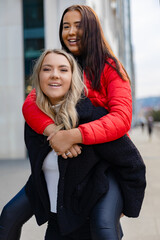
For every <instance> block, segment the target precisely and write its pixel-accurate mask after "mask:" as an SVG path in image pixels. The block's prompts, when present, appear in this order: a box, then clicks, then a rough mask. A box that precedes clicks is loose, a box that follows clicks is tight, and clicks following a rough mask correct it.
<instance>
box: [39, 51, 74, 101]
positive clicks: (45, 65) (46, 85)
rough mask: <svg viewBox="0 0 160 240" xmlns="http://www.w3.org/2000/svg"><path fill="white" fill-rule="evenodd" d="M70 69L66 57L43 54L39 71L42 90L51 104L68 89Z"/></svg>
mask: <svg viewBox="0 0 160 240" xmlns="http://www.w3.org/2000/svg"><path fill="white" fill-rule="evenodd" d="M71 79H72V71H71V66H70V63H69V61H68V59H67V58H66V57H65V56H63V55H61V54H56V53H49V54H47V55H46V56H45V58H44V60H43V62H42V66H41V70H40V73H39V81H40V87H41V90H42V92H43V93H44V94H45V95H46V96H47V97H48V98H49V100H50V101H51V103H52V104H53V105H55V104H58V102H59V101H60V100H62V99H63V97H64V96H65V94H66V93H67V92H68V91H69V89H70V86H71Z"/></svg>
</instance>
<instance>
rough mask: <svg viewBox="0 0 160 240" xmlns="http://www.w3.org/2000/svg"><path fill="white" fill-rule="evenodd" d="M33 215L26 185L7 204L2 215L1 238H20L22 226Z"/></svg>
mask: <svg viewBox="0 0 160 240" xmlns="http://www.w3.org/2000/svg"><path fill="white" fill-rule="evenodd" d="M32 216H33V212H32V209H31V205H30V202H29V200H28V197H27V195H26V193H25V189H24V187H23V188H22V189H21V190H20V191H19V192H18V193H17V195H16V196H15V197H14V198H12V199H11V201H9V202H8V203H7V205H5V207H4V208H3V210H2V213H1V216H0V240H19V239H20V235H21V228H22V226H23V224H24V223H25V222H27V221H28V220H29V219H30V218H31V217H32Z"/></svg>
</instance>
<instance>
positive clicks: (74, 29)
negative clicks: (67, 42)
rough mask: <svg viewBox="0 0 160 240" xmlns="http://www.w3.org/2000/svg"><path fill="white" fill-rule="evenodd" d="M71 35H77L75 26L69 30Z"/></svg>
mask: <svg viewBox="0 0 160 240" xmlns="http://www.w3.org/2000/svg"><path fill="white" fill-rule="evenodd" d="M69 34H70V35H74V34H76V28H75V27H74V26H71V27H70V29H69Z"/></svg>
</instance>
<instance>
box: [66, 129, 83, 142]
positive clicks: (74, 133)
mask: <svg viewBox="0 0 160 240" xmlns="http://www.w3.org/2000/svg"><path fill="white" fill-rule="evenodd" d="M68 131H70V134H71V138H72V139H73V144H77V143H82V134H81V132H80V130H79V129H78V128H73V129H71V130H68Z"/></svg>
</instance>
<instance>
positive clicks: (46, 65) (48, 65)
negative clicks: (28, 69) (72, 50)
mask: <svg viewBox="0 0 160 240" xmlns="http://www.w3.org/2000/svg"><path fill="white" fill-rule="evenodd" d="M42 67H53V66H52V65H50V64H44V65H42ZM58 67H67V68H69V66H67V65H65V64H63V65H59V66H58Z"/></svg>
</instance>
